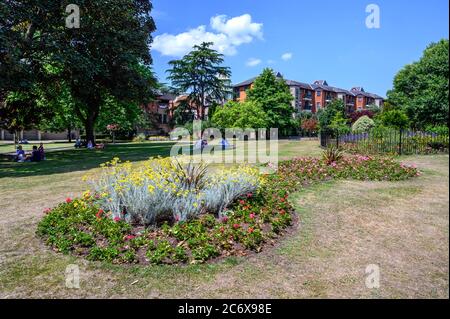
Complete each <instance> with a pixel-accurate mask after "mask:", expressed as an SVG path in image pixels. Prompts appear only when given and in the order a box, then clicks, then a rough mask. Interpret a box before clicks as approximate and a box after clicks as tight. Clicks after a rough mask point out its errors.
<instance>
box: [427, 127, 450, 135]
mask: <svg viewBox="0 0 450 319" xmlns="http://www.w3.org/2000/svg"><path fill="white" fill-rule="evenodd" d="M425 132H427V133H434V134H437V135H447V136H448V126H447V125H438V126H434V125H429V126H427V127H426V128H425Z"/></svg>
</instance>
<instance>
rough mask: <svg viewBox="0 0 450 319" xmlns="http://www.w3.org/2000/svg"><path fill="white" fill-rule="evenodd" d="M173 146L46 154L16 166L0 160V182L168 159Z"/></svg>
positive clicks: (137, 145)
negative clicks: (154, 158) (116, 161)
mask: <svg viewBox="0 0 450 319" xmlns="http://www.w3.org/2000/svg"><path fill="white" fill-rule="evenodd" d="M172 145H173V143H169V142H147V143H123V144H116V145H113V144H108V145H107V146H106V148H105V149H104V150H88V149H85V148H83V149H75V148H72V149H68V150H61V151H54V152H48V153H46V160H45V161H42V162H39V163H28V162H26V163H15V162H12V161H11V160H10V159H8V158H5V157H3V158H0V178H2V177H24V176H35V175H50V174H59V173H65V172H72V171H85V170H88V169H91V168H96V167H98V166H99V165H100V164H101V163H104V162H107V161H109V160H111V159H112V158H113V157H119V158H120V159H121V160H124V161H128V160H129V161H142V160H145V159H148V158H149V157H152V156H158V155H161V156H168V155H169V154H170V148H171V146H172Z"/></svg>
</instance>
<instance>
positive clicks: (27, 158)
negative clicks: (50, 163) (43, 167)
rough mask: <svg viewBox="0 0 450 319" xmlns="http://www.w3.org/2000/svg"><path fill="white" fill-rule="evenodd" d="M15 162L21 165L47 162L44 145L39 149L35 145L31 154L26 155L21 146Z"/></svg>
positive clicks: (18, 148) (17, 151)
mask: <svg viewBox="0 0 450 319" xmlns="http://www.w3.org/2000/svg"><path fill="white" fill-rule="evenodd" d="M15 160H16V161H17V162H19V163H23V162H40V161H43V160H45V150H44V144H42V143H41V144H40V145H39V147H37V146H36V145H33V150H32V151H31V153H28V154H27V153H25V151H24V150H23V147H22V145H19V146H18V147H17V150H16V156H15Z"/></svg>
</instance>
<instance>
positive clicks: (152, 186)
mask: <svg viewBox="0 0 450 319" xmlns="http://www.w3.org/2000/svg"><path fill="white" fill-rule="evenodd" d="M90 184H91V188H92V189H91V191H92V192H93V193H94V194H97V196H96V198H97V202H96V203H97V204H98V205H99V207H101V208H102V209H103V210H105V211H108V212H111V217H112V218H113V219H114V218H121V219H124V220H125V221H127V222H129V223H137V224H142V225H144V226H149V225H153V224H158V222H161V221H168V220H169V221H176V222H179V221H186V220H189V219H193V218H197V217H199V216H200V215H202V214H205V213H208V212H209V213H214V214H216V215H219V214H221V212H222V210H223V209H224V208H225V207H227V206H228V205H229V204H231V203H232V202H233V201H234V200H235V199H237V198H239V197H240V196H242V195H244V194H247V193H249V192H255V191H257V189H258V186H259V176H258V170H257V169H254V168H250V167H247V166H240V167H237V168H229V169H224V170H222V171H221V172H219V173H216V174H208V167H207V166H206V165H205V164H203V163H200V164H197V165H196V164H194V163H192V162H189V163H188V164H187V165H186V166H183V164H181V163H180V162H178V161H173V160H172V159H170V158H153V159H150V160H148V161H147V162H145V163H144V164H143V165H140V166H133V165H132V164H131V163H129V162H125V163H122V162H120V160H119V159H117V158H115V159H113V160H112V161H111V162H108V163H105V164H104V165H103V171H102V173H101V175H100V177H99V178H97V179H93V180H91V181H90Z"/></svg>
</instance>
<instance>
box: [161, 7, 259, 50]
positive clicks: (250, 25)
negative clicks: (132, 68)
mask: <svg viewBox="0 0 450 319" xmlns="http://www.w3.org/2000/svg"><path fill="white" fill-rule="evenodd" d="M210 27H211V29H212V31H207V29H206V26H205V25H201V26H198V27H197V28H194V29H190V30H188V31H186V32H182V33H179V34H176V35H173V34H168V33H164V34H161V35H158V36H156V37H155V39H154V42H153V49H154V50H156V51H158V52H160V53H161V54H162V55H167V56H175V57H180V56H183V55H185V54H186V53H188V52H189V51H190V50H191V49H192V47H193V46H194V45H197V44H200V43H202V42H214V49H216V50H217V51H219V52H220V53H223V54H225V55H235V54H236V53H237V47H238V46H240V45H242V44H246V43H250V42H252V41H253V40H254V39H262V38H263V32H262V27H263V25H262V23H255V22H252V17H251V15H249V14H244V15H241V16H239V17H234V18H230V19H227V16H225V15H218V16H215V17H212V18H211V21H210Z"/></svg>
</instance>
